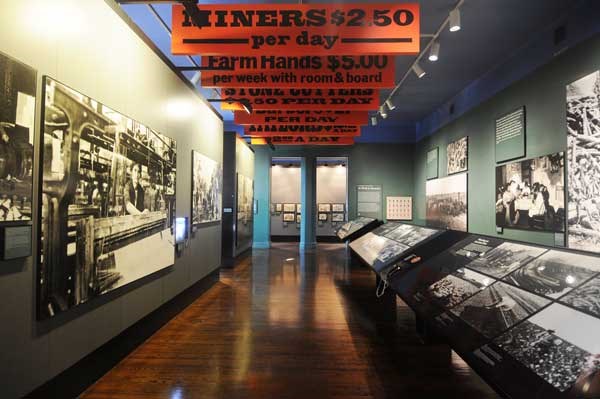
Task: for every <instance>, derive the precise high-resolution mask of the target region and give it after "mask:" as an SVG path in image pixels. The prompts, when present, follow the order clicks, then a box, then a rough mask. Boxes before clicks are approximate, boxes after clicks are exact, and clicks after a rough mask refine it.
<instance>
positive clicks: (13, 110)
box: [0, 53, 37, 222]
mask: <svg viewBox="0 0 600 399" xmlns="http://www.w3.org/2000/svg"><path fill="white" fill-rule="evenodd" d="M36 81H37V72H36V70H35V69H33V68H31V67H29V66H27V65H25V64H22V63H20V62H19V61H16V60H15V59H13V58H11V57H8V56H6V55H4V54H2V53H0V222H12V221H23V220H31V214H32V212H31V204H32V202H31V199H32V196H33V192H32V185H33V139H34V131H35V126H34V125H35V95H36Z"/></svg>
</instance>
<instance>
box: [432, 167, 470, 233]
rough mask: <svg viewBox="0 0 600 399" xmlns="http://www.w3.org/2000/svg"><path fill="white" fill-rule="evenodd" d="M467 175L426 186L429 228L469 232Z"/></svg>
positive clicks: (452, 177)
mask: <svg viewBox="0 0 600 399" xmlns="http://www.w3.org/2000/svg"><path fill="white" fill-rule="evenodd" d="M467 198H468V196H467V174H466V173H461V174H457V175H452V176H448V177H444V178H441V179H436V180H428V181H427V183H426V184H425V201H426V211H425V212H426V215H425V218H426V220H427V226H430V227H435V228H439V229H452V230H459V231H467V212H468V203H467Z"/></svg>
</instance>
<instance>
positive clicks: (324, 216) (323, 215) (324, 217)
mask: <svg viewBox="0 0 600 399" xmlns="http://www.w3.org/2000/svg"><path fill="white" fill-rule="evenodd" d="M327 215H328V214H327V213H323V212H319V222H326V221H327Z"/></svg>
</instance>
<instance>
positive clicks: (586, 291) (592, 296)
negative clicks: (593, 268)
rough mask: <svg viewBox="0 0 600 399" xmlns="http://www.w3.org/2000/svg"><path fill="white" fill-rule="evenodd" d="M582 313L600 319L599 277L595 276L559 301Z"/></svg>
mask: <svg viewBox="0 0 600 399" xmlns="http://www.w3.org/2000/svg"><path fill="white" fill-rule="evenodd" d="M560 301H561V302H563V303H566V304H568V305H571V306H573V307H575V308H577V309H580V310H581V311H583V312H586V313H589V314H591V315H594V316H596V317H600V276H597V277H595V278H593V279H591V280H590V281H588V282H587V283H585V284H583V285H582V286H581V287H579V288H575V289H574V290H573V291H571V292H570V293H569V294H567V295H565V296H564V297H562V298H561V299H560Z"/></svg>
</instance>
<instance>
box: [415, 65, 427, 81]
mask: <svg viewBox="0 0 600 399" xmlns="http://www.w3.org/2000/svg"><path fill="white" fill-rule="evenodd" d="M412 70H413V72H414V73H415V75H417V76H418V77H419V79H421V78H422V77H423V76H425V75H426V74H427V72H425V71H424V70H423V68H421V66H420V65H419V63H418V62H415V64H414V65H413V66H412Z"/></svg>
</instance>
